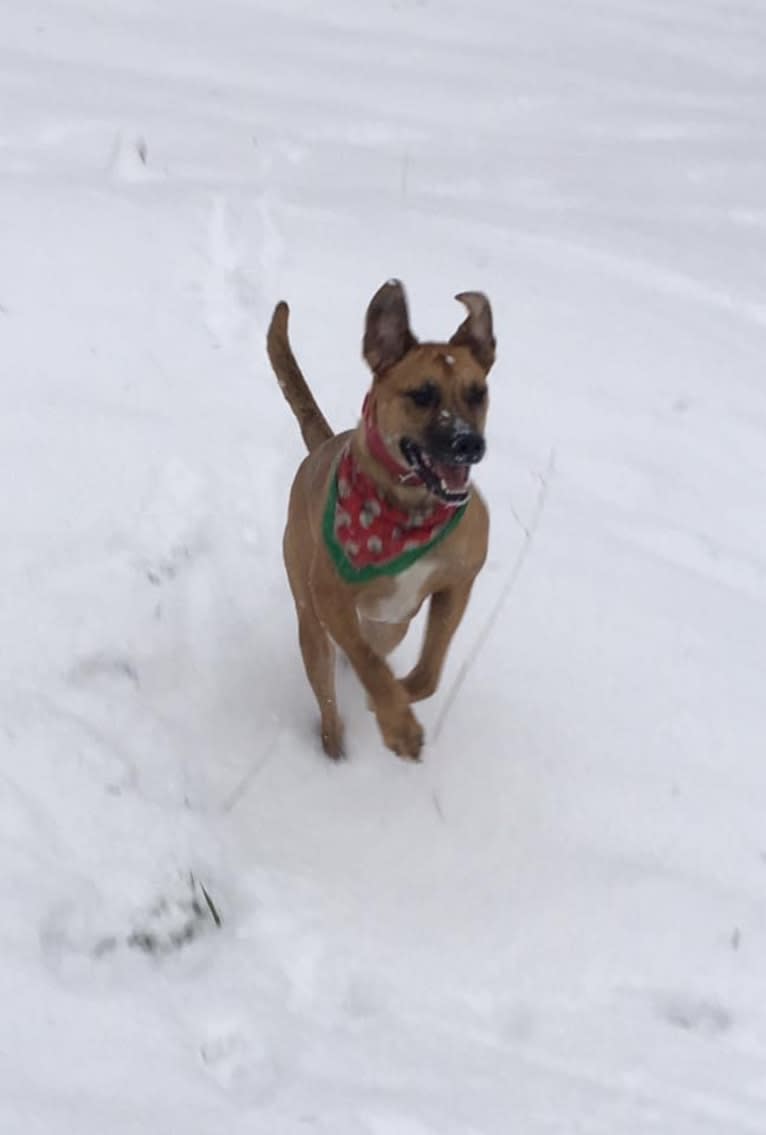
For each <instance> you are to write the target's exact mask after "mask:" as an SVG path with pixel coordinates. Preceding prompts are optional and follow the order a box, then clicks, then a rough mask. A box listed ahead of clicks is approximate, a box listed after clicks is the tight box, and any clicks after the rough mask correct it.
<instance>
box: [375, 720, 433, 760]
mask: <svg viewBox="0 0 766 1135" xmlns="http://www.w3.org/2000/svg"><path fill="white" fill-rule="evenodd" d="M378 724H379V725H380V731H381V733H382V734H383V740H384V741H385V743H386V745H387V746H388V748H389V749H390V750H391V752H392V753H396V755H397V757H403V758H404V759H405V760H410V761H418V760H420V752H421V749H422V748H423V740H424V733H423V726H422V725H421V724H420V722H419V721H418V719H417V717H416V716H415V714H414V713H413V712H412V710H411V709H410V707H409V706H405V707H404V708H403V709H401V710H399V712H398V713H397V714H396V715H394V716H391V717H387V718H385V719H381V718H378Z"/></svg>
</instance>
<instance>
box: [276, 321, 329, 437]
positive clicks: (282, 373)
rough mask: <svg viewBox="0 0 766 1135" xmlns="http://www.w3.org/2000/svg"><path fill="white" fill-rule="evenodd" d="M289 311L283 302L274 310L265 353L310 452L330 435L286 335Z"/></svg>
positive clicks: (325, 420)
mask: <svg viewBox="0 0 766 1135" xmlns="http://www.w3.org/2000/svg"><path fill="white" fill-rule="evenodd" d="M289 315H290V309H289V307H288V306H287V304H286V303H285V302H284V300H282V302H281V303H278V304H277V306H276V307H275V308H274V314H273V315H272V317H271V323H270V324H269V331H268V334H267V336H266V350H267V351H268V354H269V359H270V361H271V365H272V367H273V368H274V373H275V375H276V376H277V381H278V382H279V385H280V387H281V389H282V393H283V394H284V396H285V398H286V399H287V401H288V402H289V404H290V409H291V410H292V412H293V413H294V414H295V416H296V418H297V419H298V425H299V426H300V428H301V433H302V435H303V440H304V441H305V443H306V448H307V449H308V451H309V453H310V452H311V451H312V449H316V448H317V446H318V445H321V444H322V442H323V441H327V439H328V438H329V437H332V436H333V432H332V430H331V428H330V425H329V423H328V421H327V419H326V418H325V416H324V414H323V413H322V411H321V410H320V409H319V407H318V406H317V404H316V401H315V400H314V395H313V394H312V393H311V391H310V390H309V385H308V383H307V382H306V379H305V378H304V377H303V372H302V370H301V368H300V367H299V366H298V363H297V360H296V358H295V355H294V354H293V352H292V348H291V346H290V339H289V338H288V334H287V320H288V317H289Z"/></svg>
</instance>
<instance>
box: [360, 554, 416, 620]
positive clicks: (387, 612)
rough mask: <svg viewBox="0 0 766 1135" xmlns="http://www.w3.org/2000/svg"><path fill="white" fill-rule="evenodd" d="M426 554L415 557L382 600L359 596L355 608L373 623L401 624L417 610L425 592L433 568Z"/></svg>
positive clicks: (396, 577) (397, 576) (395, 579)
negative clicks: (414, 560)
mask: <svg viewBox="0 0 766 1135" xmlns="http://www.w3.org/2000/svg"><path fill="white" fill-rule="evenodd" d="M435 566H436V565H435V564H434V562H433V560H431V559H430V557H429V556H425V557H424V558H423V559H422V560H418V561H417V563H414V564H413V565H412V567H410V568H407V570H406V571H403V572H402V573H401V575H396V576H394V577H393V579H394V584H395V587H394V590H393V592H392V593H391V594H390V595H386V596H385V597H384V598H382V599H369V598H365V597H364V596H360V598H359V600H358V602H357V610H358V611H359V614H360V615H363V616H364V618H365V619H371V620H372V621H373V622H375V623H403V622H405V621H406V620H407V619H410V618H412V616H413V615H414V614H415V612H416V611H417V609H418V607H419V606H420V604H421V603H422V602H423V598H424V597H425V595H426V594H427V590H428V589H427V586H426V585H427V583H428V580H429V578H430V577H431V575H432V574H433V572H434V570H435Z"/></svg>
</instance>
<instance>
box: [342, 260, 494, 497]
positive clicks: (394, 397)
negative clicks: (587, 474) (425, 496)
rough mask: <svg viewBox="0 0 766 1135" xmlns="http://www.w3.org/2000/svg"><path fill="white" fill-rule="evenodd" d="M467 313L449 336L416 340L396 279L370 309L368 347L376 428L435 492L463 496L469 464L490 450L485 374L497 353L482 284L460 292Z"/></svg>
mask: <svg viewBox="0 0 766 1135" xmlns="http://www.w3.org/2000/svg"><path fill="white" fill-rule="evenodd" d="M455 298H456V299H458V300H460V302H461V303H462V304H464V305H465V307H466V308H467V311H468V315H467V318H466V319H465V320H464V321H463V322H462V323H461V324H460V326H459V327H458V329H457V331H456V332H455V334H454V335H453V336H452V338H451V339H450V340H449V341H448V342H445V343H419V342H418V341H417V339H416V338H415V336H414V335H413V333H412V331H411V329H410V322H409V315H408V312H407V300H406V297H405V294H404V288H403V287H402V285H401V283H400V282H399V281H398V280H389V282H388V283H386V284H384V285H383V287H382V288H380V289H379V290H378V291H377V292H376V293H375V295H374V296H373V298H372V300H371V301H370V306H369V307H368V309H367V320H366V324H365V332H364V344H363V353H364V357H365V359H366V360H367V363H368V364H369V366H370V369H371V370H372V373H373V379H374V381H373V397H374V412H375V421H376V425H377V429H378V431H379V433H380V435H381V437H382V438H383V441H384V443H385V445H386V448H387V449H388V451H389V452H390V454H391V456H392V458H393V459H394V460H395V461H398V462H399V463H400V464H401V462H402V461H404V462H405V463H406V464H407V465H408V466H409V467H410V468H411V469H412V470H413V471H414V472H415V473H416V474H417V476H418V477H419V479H420V480H421V481H422V482H423V484H424V485H425V486H426V487H427V488H428V489H429V491H430V492H432V493H433V494H434V495H435V496H437V497H439V498H441V499H442V500H445V501H449V502H455V501H458V500H460V499H462V498H464V497H465V495H466V491H467V486H468V478H469V476H470V471H471V466H472V465H475V464H476V463H477V462H478V461H481V459H482V457H483V456H484V452H485V448H486V446H485V442H484V424H485V421H486V417H487V404H488V393H487V375H488V374H489V371H490V369H491V368H492V364H493V363H494V361H495V338H494V335H493V331H492V310H491V308H490V306H489V300H488V299H487V297H486V296H485V295H483V294H482V293H481V292H461V293H460V295H458V296H456V297H455Z"/></svg>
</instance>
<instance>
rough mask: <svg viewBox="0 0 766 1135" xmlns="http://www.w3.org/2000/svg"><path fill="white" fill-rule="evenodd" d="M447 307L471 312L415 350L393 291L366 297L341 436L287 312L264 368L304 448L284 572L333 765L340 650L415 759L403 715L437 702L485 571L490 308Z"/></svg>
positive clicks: (400, 295)
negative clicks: (396, 670) (421, 629)
mask: <svg viewBox="0 0 766 1135" xmlns="http://www.w3.org/2000/svg"><path fill="white" fill-rule="evenodd" d="M455 298H456V299H457V300H459V301H460V302H461V303H462V304H463V305H464V306H465V308H466V310H467V313H468V314H467V316H466V318H465V319H464V321H463V322H462V323H461V324H460V326H459V327H458V329H457V331H456V332H455V333H454V335H452V337H451V338H450V339H449V340H448V341H447V342H439V343H432V342H424V343H420V342H418V340H417V339H416V338H415V336H414V335H413V333H412V331H411V329H410V321H409V313H408V309H407V299H406V296H405V292H404V288H403V287H402V284H401V283H400V282H399V281H398V280H389V281H388V282H387V283H385V284H383V286H382V287H381V288H380V289H379V290H378V291H377V292H376V293H375V295H374V296H373V298H372V300H371V301H370V304H369V307H368V309H367V315H366V320H365V328H364V339H363V347H362V353H363V356H364V358H365V360H366V362H367V364H368V366H369V368H370V370H371V372H372V385H371V387H370V389H369V391H368V393H367V396H366V399H365V402H364V406H363V411H362V416H361V420H360V422H359V424H358V426H357V427H356V429H354V430H349V431H347V432H345V433H341V434H337V435H336V434H333V431H332V429H331V428H330V426H329V424H328V423H327V420H326V419H325V417H324V415H323V414H322V412H321V410H320V409H319V407H318V405H317V403H316V401H315V400H314V396H313V395H312V393H311V390H310V389H309V387H308V384H307V382H306V379H305V378H304V376H303V374H302V372H301V369H300V367H299V366H298V363H297V361H296V359H295V356H294V354H293V352H292V349H291V347H290V341H289V337H288V319H289V308H288V306H287V304H286V303H285V302H284V301H282V302H280V303H278V304H277V306H276V308H275V310H274V314H273V316H272V319H271V324H270V326H269V330H268V335H267V351H268V356H269V359H270V361H271V365H272V367H273V369H274V372H275V374H276V376H277V379H278V381H279V385H280V387H281V389H282V392H283V394H284V395H285V398H286V399H287V401H288V403H289V405H290V407H291V408H292V410H293V412H294V414H295V416H296V418H297V419H298V424H299V426H300V430H301V433H302V436H303V440H304V442H305V444H306V448H307V449H308V456H307V457H306V458H305V459H304V461H303V463H302V464H301V466H300V467H299V469H298V471H297V473H296V476H295V479H294V481H293V485H292V489H291V492H290V503H289V509H288V517H287V526H286V529H285V535H284V543H283V550H284V560H285V566H286V568H287V576H288V580H289V583H290V588H291V591H292V594H293V599H294V601H295V607H296V611H297V615H298V630H299V639H300V646H301V651H302V654H303V662H304V666H305V669H306V674H307V676H308V680H309V682H310V684H311V687H312V689H313V691H314V694H315V696H316V700H317V702H318V704H319V712H320V717H321V736H322V744H323V747H324V751H325V752H326V753H327V755H328V756H329V757H332V758H335V759H337V758H340V757H342V756H343V755H344V733H343V722H342V719H341V716H340V714H339V712H338V704H337V700H336V695H335V647H336V646H338V647H340V649H341V650H342V651H343V652H344V653H345V654H346V656H347V657H348V659H349V662H350V663H351V666H352V667H353V668H354V670H355V671H356V674H357V676H358V677H359V680H360V681H361V683H362V685H363V686H364V688H365V690H366V691H367V697H368V704H369V706H370V708H371V709H372V710H373V711H374V713H375V716H376V718H377V722H378V726H379V728H380V732H381V734H382V737H383V740H384V742H385V744H386V745H387V746H388V748H389V749H391V750H392V751H393V752H394V753H396V754H397V755H398V756H400V757H403V758H408V759H410V760H418V759H419V757H420V753H421V749H422V747H423V729H422V728H421V725H420V723H419V722H418V720H417V718H416V717H415V714H414V713H413V711H412V709H411V705H412V703H413V702H417V701H420V700H421V699H423V698H428V697H430V696H431V695H432V694H433V693H434V692H435V690H436V688H437V686H438V683H439V678H440V675H441V672H442V667H443V665H444V659H445V656H446V653H447V650H448V648H449V645H450V642H451V640H452V636H453V635H454V633H455V631H456V629H457V627H458V625H459V623H460V620H461V619H462V617H463V614H464V612H465V610H466V606H467V604H468V600H469V597H470V594H471V589H472V587H473V583H474V580H475V579H476V576H477V574H478V573H479V571H480V570H481V568H482V566H483V564H484V561H485V559H486V554H487V540H488V534H489V514H488V512H487V507H486V505H485V503H484V501H483V499H482V497H481V496H480V494H479V493H478V491H477V490H476V488H475V487H474V486H472V484H471V482H470V473H471V469H472V467H473V466H474V465H475V464H476V463H477V462H478V461H480V460H481V459H482V457H483V456H484V452H485V440H484V428H485V422H486V417H487V408H488V401H489V396H488V392H487V375H488V374H489V371H490V370H491V368H492V366H493V364H494V361H495V338H494V332H493V326H492V310H491V308H490V304H489V301H488V299H487V298H486V296H485V295H483V294H482V293H481V292H462V293H461V294H460V295H458V296H456V297H455ZM426 599H428V600H429V601H430V602H429V610H428V619H427V624H426V630H425V636H424V640H423V645H422V650H421V654H420V658H419V661H418V662H417V664H416V665H415V666H414V668H413V669H412V670H411V671H410V673H409V674H407V676H406V677H405V678H403V679H401V680H398V679H397V678H396V677H395V676H394V674H393V672H392V670H391V668H390V666H389V665H388V663H387V662H386V656H387V655H388V654H389V653H390V652H391V651H392V650H393V649H394V647H396V646H397V645H398V644H399V643H400V642H401V640H402V639H403V638H404V636H405V634H406V633H407V629H408V627H409V625H410V621H411V619H412V618H413V617H414V616H415V615H416V614H417V613H418V611H419V610H420V608H421V606H422V605H423V603H424V602H425V601H426Z"/></svg>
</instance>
